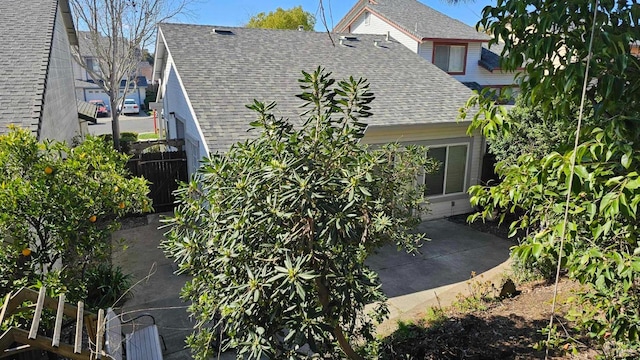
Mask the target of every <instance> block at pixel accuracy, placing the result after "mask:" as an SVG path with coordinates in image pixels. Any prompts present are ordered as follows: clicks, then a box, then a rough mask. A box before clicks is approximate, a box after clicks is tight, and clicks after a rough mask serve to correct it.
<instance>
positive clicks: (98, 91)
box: [73, 31, 150, 104]
mask: <svg viewBox="0 0 640 360" xmlns="http://www.w3.org/2000/svg"><path fill="white" fill-rule="evenodd" d="M90 36H91V34H90V33H89V32H88V31H79V32H78V42H79V46H78V47H79V54H80V56H81V57H82V58H84V59H85V61H86V63H87V66H89V67H91V68H92V70H93V71H94V72H96V73H98V74H100V73H102V71H101V70H100V65H99V62H98V59H97V53H98V52H99V51H97V50H96V49H95V48H94V45H93V41H92V40H91V37H90ZM100 40H104V41H103V42H104V49H107V48H108V47H109V42H108V41H107V39H106V38H102V37H101V38H100ZM104 49H101V50H104ZM149 66H150V65H149V63H147V62H139V63H138V67H137V68H136V69H135V70H134V71H133V73H132V74H130V76H129V80H130V81H129V88H128V89H125V87H126V86H127V81H126V80H127V79H126V78H123V79H121V81H120V93H121V94H122V93H126V96H125V97H126V98H127V99H134V100H136V102H137V103H138V104H143V103H144V99H145V97H146V91H147V86H148V83H147V77H146V76H145V75H144V72H145V71H146V72H150V71H149V70H148V69H147V67H149ZM73 73H74V75H75V79H76V81H75V87H76V96H77V97H78V100H81V101H86V102H88V101H91V100H102V101H104V103H105V104H109V95H108V94H107V93H106V92H105V91H104V90H103V89H102V87H101V86H100V85H99V84H96V82H95V80H94V79H93V78H92V77H91V75H90V74H89V72H88V71H87V70H86V69H84V68H83V67H82V66H80V65H79V64H78V63H77V62H76V61H74V62H73ZM125 90H126V91H125Z"/></svg>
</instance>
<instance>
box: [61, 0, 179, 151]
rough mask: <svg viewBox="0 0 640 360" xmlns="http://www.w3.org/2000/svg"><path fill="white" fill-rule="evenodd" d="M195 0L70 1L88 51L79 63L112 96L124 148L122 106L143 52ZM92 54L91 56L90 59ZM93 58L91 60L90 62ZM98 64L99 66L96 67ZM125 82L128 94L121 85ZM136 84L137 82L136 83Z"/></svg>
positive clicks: (117, 134) (115, 127)
mask: <svg viewBox="0 0 640 360" xmlns="http://www.w3.org/2000/svg"><path fill="white" fill-rule="evenodd" d="M190 1H191V0H70V1H69V2H70V4H71V8H72V11H73V15H74V18H75V19H76V22H77V27H78V29H79V30H81V31H85V33H83V34H81V35H80V36H85V38H84V40H86V41H84V43H87V44H88V47H89V48H88V49H87V48H82V49H79V51H77V52H74V54H73V57H74V59H75V61H76V62H77V63H78V64H79V65H80V66H81V67H82V68H84V69H85V70H86V71H87V73H88V74H89V76H91V78H92V79H93V80H94V82H95V83H96V84H97V85H98V86H100V87H101V88H102V89H103V90H104V91H105V93H107V95H108V96H109V102H110V106H111V113H112V116H113V122H112V124H113V127H112V130H113V144H114V147H115V148H116V149H120V126H119V121H118V117H119V114H118V111H117V108H118V106H119V105H120V104H121V103H122V101H123V100H124V98H125V96H126V94H127V92H128V91H129V90H130V87H131V86H132V85H133V87H134V89H135V86H136V85H137V84H136V82H135V81H134V80H135V78H134V73H135V70H136V68H137V66H138V62H139V61H140V60H141V58H142V50H143V49H145V48H146V47H147V46H148V45H150V44H151V42H152V40H153V39H154V37H155V31H156V24H157V23H159V22H162V21H165V20H168V19H170V18H172V17H174V16H176V15H178V14H179V13H182V12H183V11H184V10H185V7H186V5H187V4H188V3H189V2H190ZM87 55H89V56H87ZM89 59H91V60H89ZM96 61H97V66H96V65H94V64H95V63H94V62H96ZM123 80H124V91H122V90H121V87H120V83H121V81H123ZM132 81H133V82H132Z"/></svg>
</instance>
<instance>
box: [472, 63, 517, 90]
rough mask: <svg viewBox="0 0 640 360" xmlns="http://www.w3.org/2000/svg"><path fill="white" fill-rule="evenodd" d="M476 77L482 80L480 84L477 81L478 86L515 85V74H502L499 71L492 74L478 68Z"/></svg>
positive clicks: (502, 72) (480, 67)
mask: <svg viewBox="0 0 640 360" xmlns="http://www.w3.org/2000/svg"><path fill="white" fill-rule="evenodd" d="M476 66H477V67H478V77H479V78H481V79H482V82H480V81H478V83H479V84H480V85H511V84H515V76H516V73H515V72H504V71H500V70H494V71H493V72H491V71H489V70H487V69H485V68H483V67H482V66H478V65H476Z"/></svg>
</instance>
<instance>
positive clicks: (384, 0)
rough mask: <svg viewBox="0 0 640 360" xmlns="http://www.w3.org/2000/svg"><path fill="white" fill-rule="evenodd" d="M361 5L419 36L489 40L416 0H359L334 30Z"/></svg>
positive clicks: (344, 24) (343, 26)
mask: <svg viewBox="0 0 640 360" xmlns="http://www.w3.org/2000/svg"><path fill="white" fill-rule="evenodd" d="M362 9H367V10H368V11H370V12H372V13H376V14H379V15H380V16H382V17H383V18H385V19H386V20H387V21H389V22H391V23H392V24H394V25H395V26H396V27H398V28H399V29H402V30H404V31H405V32H407V33H409V34H411V35H413V36H415V37H417V38H419V39H450V40H472V41H489V40H490V39H491V38H490V37H489V36H488V35H486V34H483V33H479V32H478V31H476V29H474V28H473V27H471V26H469V25H467V24H465V23H463V22H462V21H460V20H456V19H454V18H452V17H449V16H447V15H445V14H443V13H441V12H439V11H436V10H434V9H432V8H430V7H428V6H427V5H425V4H423V3H421V2H419V1H416V0H375V1H371V0H358V2H357V3H356V4H355V5H354V6H353V8H352V9H351V10H350V11H349V12H348V13H347V15H345V17H344V18H343V19H342V20H340V22H338V24H337V25H336V27H335V30H336V31H337V32H345V31H347V27H348V25H349V24H350V23H351V22H352V21H353V20H355V18H356V16H357V15H359V14H360V12H361V11H362Z"/></svg>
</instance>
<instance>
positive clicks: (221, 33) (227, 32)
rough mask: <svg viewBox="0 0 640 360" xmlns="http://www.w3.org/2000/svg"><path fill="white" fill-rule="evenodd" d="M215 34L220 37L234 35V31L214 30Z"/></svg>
mask: <svg viewBox="0 0 640 360" xmlns="http://www.w3.org/2000/svg"><path fill="white" fill-rule="evenodd" d="M213 33H214V34H218V35H233V31H231V30H225V29H213Z"/></svg>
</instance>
